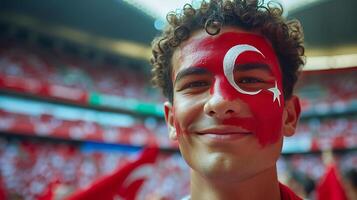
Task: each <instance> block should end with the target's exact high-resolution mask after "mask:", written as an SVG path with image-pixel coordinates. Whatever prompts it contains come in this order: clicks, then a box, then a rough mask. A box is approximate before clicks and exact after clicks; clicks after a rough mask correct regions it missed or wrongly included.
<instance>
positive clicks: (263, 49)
mask: <svg viewBox="0 0 357 200" xmlns="http://www.w3.org/2000/svg"><path fill="white" fill-rule="evenodd" d="M189 47H190V48H189V49H187V50H186V51H183V56H184V57H185V56H191V55H192V54H195V53H196V52H201V53H199V54H200V55H202V54H204V55H205V56H203V57H202V58H201V59H193V60H192V63H191V66H199V67H203V68H207V69H208V70H209V71H210V72H211V73H212V74H213V75H214V77H215V78H214V79H215V81H214V83H213V84H212V86H211V88H210V93H211V95H213V94H214V93H219V94H218V95H220V96H221V97H222V98H223V99H225V100H229V101H234V100H236V99H240V100H241V101H243V102H245V103H246V104H247V105H248V106H249V109H250V111H251V113H252V115H253V117H252V118H250V119H244V120H243V119H241V118H239V119H232V120H226V122H223V123H229V124H230V125H232V123H233V124H235V125H237V126H242V128H249V130H251V131H252V132H254V133H255V134H256V136H257V138H258V140H259V142H260V144H261V145H263V146H265V145H266V144H270V143H274V142H276V141H278V140H279V138H280V137H281V132H282V130H281V127H282V113H283V106H282V105H284V99H283V97H282V96H281V92H280V91H282V85H281V83H282V75H281V71H280V67H279V62H278V59H277V57H276V55H275V53H274V50H273V48H272V47H271V45H270V43H269V42H268V41H267V40H266V39H265V38H264V37H262V36H260V35H256V34H250V33H240V32H226V33H223V34H221V35H219V36H215V37H212V36H208V37H204V38H203V39H196V40H195V41H192V42H191V44H190V45H189ZM202 52H204V53H202ZM190 54H191V55H190ZM191 57H192V56H191ZM248 62H258V63H259V62H262V63H265V64H267V65H268V66H270V70H271V72H272V75H273V76H274V77H275V83H274V84H275V85H274V87H273V88H269V89H261V90H258V91H244V90H242V89H241V88H240V87H239V86H238V85H237V84H236V83H235V81H234V76H233V70H234V66H235V65H236V64H244V63H248ZM252 124H253V125H252ZM252 129H254V130H252Z"/></svg>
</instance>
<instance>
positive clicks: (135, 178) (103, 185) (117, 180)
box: [68, 147, 159, 200]
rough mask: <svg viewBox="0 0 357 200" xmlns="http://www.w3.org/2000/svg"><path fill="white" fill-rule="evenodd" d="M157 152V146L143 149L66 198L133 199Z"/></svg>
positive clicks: (84, 199) (89, 199) (149, 171)
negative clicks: (124, 163) (125, 163)
mask: <svg viewBox="0 0 357 200" xmlns="http://www.w3.org/2000/svg"><path fill="white" fill-rule="evenodd" d="M158 152H159V150H158V148H157V147H149V148H146V149H144V150H143V152H142V153H141V155H140V156H139V158H138V159H137V160H136V161H133V162H130V163H128V164H127V165H125V166H123V167H121V168H119V169H117V170H116V171H114V173H112V174H110V175H108V176H105V177H103V178H101V179H99V180H97V181H95V182H94V183H93V184H92V185H90V186H89V187H88V188H87V189H85V190H81V191H78V192H76V193H74V194H73V195H71V196H70V197H69V198H68V200H97V199H101V200H113V199H120V200H134V199H135V196H136V194H137V192H138V190H139V189H140V187H141V186H142V185H143V183H144V182H145V180H146V179H147V177H148V176H150V175H151V174H152V170H153V167H154V165H153V164H154V163H155V161H156V158H157V155H158Z"/></svg>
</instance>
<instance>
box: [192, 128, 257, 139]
mask: <svg viewBox="0 0 357 200" xmlns="http://www.w3.org/2000/svg"><path fill="white" fill-rule="evenodd" d="M252 134H253V133H252V132H251V131H247V130H244V129H241V128H230V127H228V128H217V129H206V130H203V131H199V132H197V135H198V136H200V137H202V138H206V139H209V140H219V141H221V140H227V141H231V140H235V139H241V138H243V137H246V136H249V135H252Z"/></svg>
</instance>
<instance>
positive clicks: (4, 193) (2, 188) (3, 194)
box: [0, 176, 6, 200]
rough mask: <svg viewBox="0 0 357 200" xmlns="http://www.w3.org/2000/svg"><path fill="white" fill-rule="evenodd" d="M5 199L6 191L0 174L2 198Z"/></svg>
mask: <svg viewBox="0 0 357 200" xmlns="http://www.w3.org/2000/svg"><path fill="white" fill-rule="evenodd" d="M5 199H6V192H5V189H4V185H3V183H2V180H1V176H0V200H5Z"/></svg>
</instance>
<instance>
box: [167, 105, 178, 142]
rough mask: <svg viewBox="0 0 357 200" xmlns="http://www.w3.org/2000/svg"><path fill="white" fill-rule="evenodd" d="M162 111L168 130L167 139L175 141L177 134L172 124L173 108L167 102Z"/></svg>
mask: <svg viewBox="0 0 357 200" xmlns="http://www.w3.org/2000/svg"><path fill="white" fill-rule="evenodd" d="M164 111H165V120H166V124H167V127H168V129H169V138H170V139H171V140H177V132H176V128H175V123H174V116H173V114H174V113H173V107H172V104H171V103H170V102H168V101H166V102H165V103H164Z"/></svg>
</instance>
